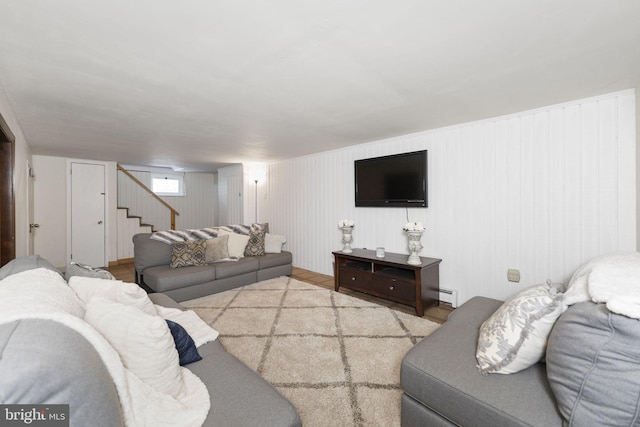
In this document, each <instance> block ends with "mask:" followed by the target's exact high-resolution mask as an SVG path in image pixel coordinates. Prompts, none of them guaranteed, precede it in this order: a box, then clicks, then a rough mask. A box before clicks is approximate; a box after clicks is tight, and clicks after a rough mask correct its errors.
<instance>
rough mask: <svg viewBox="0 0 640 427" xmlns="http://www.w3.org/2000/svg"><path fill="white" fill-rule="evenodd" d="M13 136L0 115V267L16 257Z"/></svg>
mask: <svg viewBox="0 0 640 427" xmlns="http://www.w3.org/2000/svg"><path fill="white" fill-rule="evenodd" d="M14 157H15V136H14V135H13V133H12V132H11V130H10V129H9V125H7V122H5V120H4V118H3V117H2V115H0V267H1V266H3V265H5V264H6V263H8V262H9V261H11V260H12V259H14V258H15V257H16V214H15V211H16V209H15V198H14V189H13V171H14Z"/></svg>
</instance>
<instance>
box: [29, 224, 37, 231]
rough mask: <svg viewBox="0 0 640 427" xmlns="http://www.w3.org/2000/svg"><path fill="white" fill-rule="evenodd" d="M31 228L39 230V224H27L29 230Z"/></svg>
mask: <svg viewBox="0 0 640 427" xmlns="http://www.w3.org/2000/svg"><path fill="white" fill-rule="evenodd" d="M33 228H40V224H29V230H31V229H33Z"/></svg>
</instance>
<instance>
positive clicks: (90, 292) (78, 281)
mask: <svg viewBox="0 0 640 427" xmlns="http://www.w3.org/2000/svg"><path fill="white" fill-rule="evenodd" d="M69 286H70V287H71V289H73V290H74V291H75V293H76V295H78V298H80V299H81V300H82V302H84V303H85V304H88V303H89V301H90V300H91V298H95V297H102V298H106V299H109V300H111V301H115V302H118V303H120V304H124V305H128V306H131V307H136V308H138V309H140V310H142V311H143V312H145V313H147V314H151V315H156V314H157V313H156V308H155V306H154V305H153V302H151V300H150V299H149V296H148V295H147V293H146V292H145V291H144V290H143V289H142V288H141V287H140V286H138V285H136V284H135V283H127V282H123V281H120V280H107V279H97V278H94V277H82V276H73V277H71V278H70V279H69Z"/></svg>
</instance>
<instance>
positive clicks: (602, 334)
mask: <svg viewBox="0 0 640 427" xmlns="http://www.w3.org/2000/svg"><path fill="white" fill-rule="evenodd" d="M638 342H640V321H639V320H637V319H632V318H629V317H625V316H622V315H619V314H615V313H612V312H610V311H609V310H608V309H607V308H606V306H605V305H604V304H594V303H592V302H582V303H578V304H575V305H572V306H571V307H569V308H568V309H567V311H565V312H564V314H563V315H562V316H560V318H559V319H558V321H557V322H556V324H555V326H554V328H553V330H552V331H551V335H550V336H549V343H548V345H547V358H546V359H547V377H548V379H549V384H550V386H551V390H552V391H553V394H554V395H555V397H556V401H557V403H558V409H559V411H560V413H561V414H562V417H563V418H564V419H565V421H566V423H567V425H570V426H587V425H591V426H639V425H640V419H639V418H638V414H639V413H640V407H639V405H640V403H639V402H638V400H639V397H640V381H638V378H640V352H639V351H638Z"/></svg>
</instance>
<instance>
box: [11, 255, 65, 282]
mask: <svg viewBox="0 0 640 427" xmlns="http://www.w3.org/2000/svg"><path fill="white" fill-rule="evenodd" d="M36 268H46V269H47V270H51V271H55V272H56V273H58V274H60V275H61V276H62V273H60V270H58V269H57V268H55V267H54V266H53V265H51V263H50V262H49V261H47V260H46V259H44V258H42V257H41V256H40V255H29V256H24V257H19V258H16V259H12V260H11V261H9V262H8V263H6V264H5V265H3V266H2V268H0V280H2V279H4V278H5V277H8V276H11V275H12V274H16V273H21V272H23V271H27V270H33V269H36Z"/></svg>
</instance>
